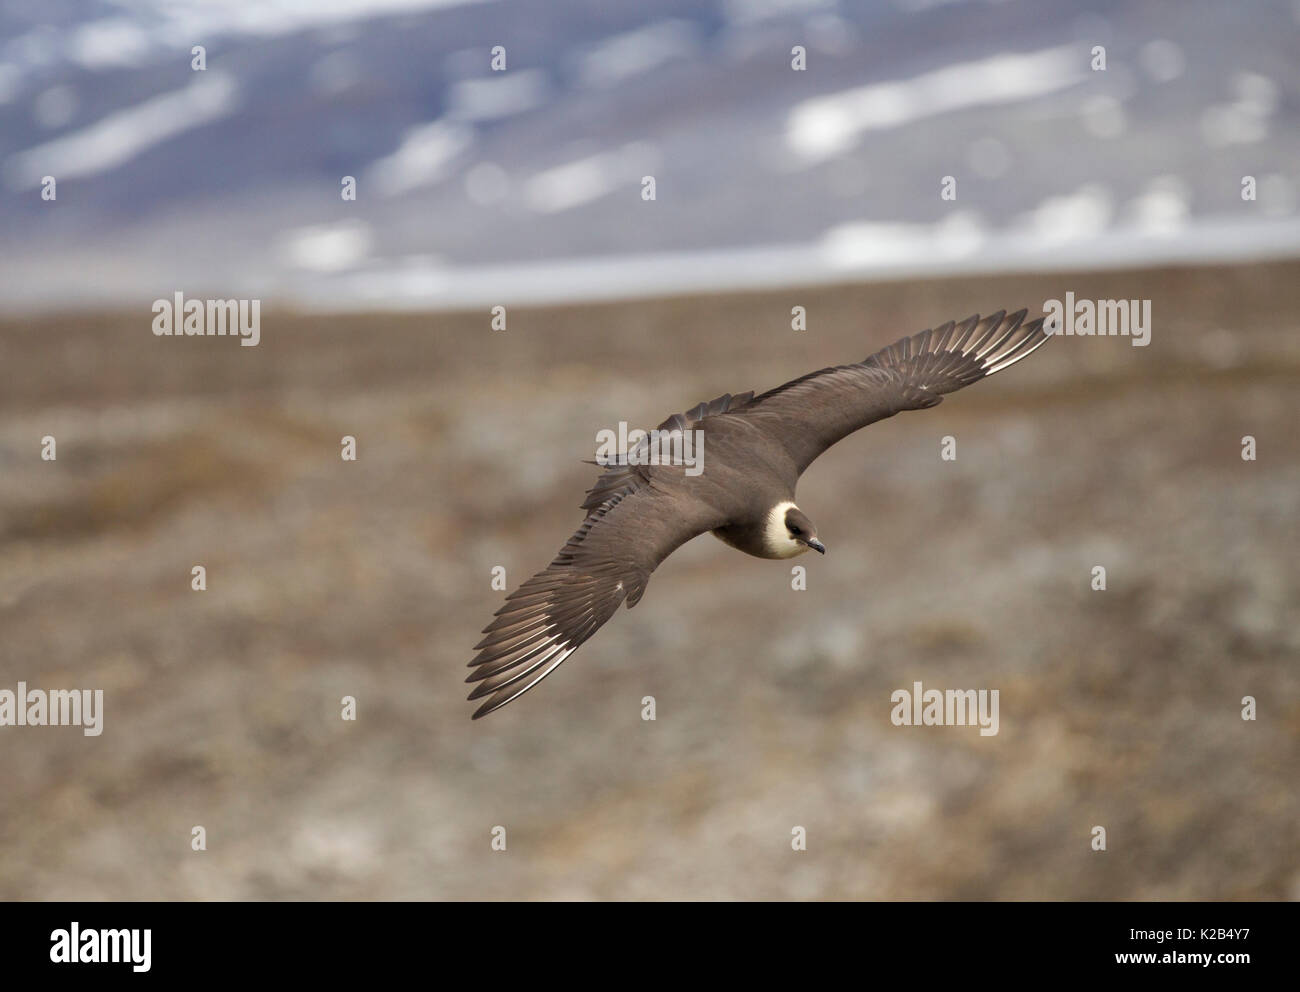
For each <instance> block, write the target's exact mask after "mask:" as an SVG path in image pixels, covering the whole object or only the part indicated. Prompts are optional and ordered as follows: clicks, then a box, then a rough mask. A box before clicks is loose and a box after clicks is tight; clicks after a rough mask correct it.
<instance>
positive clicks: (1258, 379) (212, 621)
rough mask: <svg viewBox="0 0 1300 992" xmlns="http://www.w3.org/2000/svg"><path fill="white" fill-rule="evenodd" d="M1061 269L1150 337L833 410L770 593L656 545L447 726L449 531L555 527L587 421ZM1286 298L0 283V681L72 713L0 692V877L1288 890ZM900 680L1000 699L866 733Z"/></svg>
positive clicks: (195, 888)
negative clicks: (560, 634) (50, 717)
mask: <svg viewBox="0 0 1300 992" xmlns="http://www.w3.org/2000/svg"><path fill="white" fill-rule="evenodd" d="M1067 290H1070V291H1073V292H1074V293H1075V294H1076V296H1078V297H1094V298H1095V297H1104V298H1110V297H1122V298H1146V299H1150V300H1152V311H1153V319H1154V329H1153V335H1152V343H1151V344H1150V346H1149V347H1146V348H1137V347H1133V346H1132V345H1131V343H1130V341H1129V340H1127V339H1123V338H1107V339H1088V338H1062V339H1059V340H1056V341H1053V342H1051V343H1050V344H1049V345H1048V347H1046V348H1044V349H1043V350H1042V351H1041V352H1039V353H1038V354H1037V355H1035V356H1034V357H1033V358H1032V359H1031V360H1030V361H1028V362H1026V363H1024V364H1023V365H1021V366H1019V367H1017V368H1015V369H1014V370H1012V371H1009V372H1007V373H1005V374H1003V375H999V376H998V377H996V378H995V379H994V380H991V381H989V382H986V383H981V384H979V385H977V386H975V387H973V388H972V389H970V390H967V391H964V392H962V393H960V394H958V395H955V396H952V397H949V399H948V400H947V401H946V402H945V403H944V404H943V405H942V406H941V407H939V408H937V409H934V410H930V411H925V412H920V413H912V414H906V415H903V416H900V417H898V418H895V419H893V420H890V421H887V422H885V423H883V424H879V425H877V426H874V427H872V428H871V429H869V430H868V431H865V432H863V433H862V434H859V435H856V436H854V437H853V438H851V439H850V440H848V441H846V442H845V443H843V444H841V445H840V446H838V447H836V448H834V449H833V450H832V451H830V452H829V453H827V455H825V456H824V457H823V458H822V459H821V460H820V461H819V462H818V463H817V464H816V465H814V466H813V468H812V469H811V470H810V471H809V472H808V474H807V475H806V476H805V477H804V480H803V483H802V485H801V488H800V493H799V496H800V505H801V506H802V507H803V508H804V509H805V510H806V511H807V512H808V513H809V514H810V516H811V517H812V518H813V519H814V520H815V521H816V522H817V524H818V527H819V530H820V533H821V536H822V538H823V539H824V540H825V541H826V543H827V544H828V545H829V548H830V553H829V554H828V555H827V556H826V557H825V558H816V559H815V560H809V558H808V557H805V558H802V559H799V561H798V563H799V564H803V565H806V566H807V569H808V588H807V590H806V591H802V592H796V591H792V590H791V587H790V578H791V577H790V565H789V564H788V563H786V564H783V563H776V562H763V561H758V560H754V559H749V558H745V557H743V556H741V555H739V554H737V553H735V552H733V551H731V550H730V549H727V548H725V547H724V546H723V545H721V544H719V543H718V542H716V541H714V540H713V539H711V538H708V537H706V538H702V539H700V540H698V541H695V542H693V543H692V544H690V545H688V546H686V547H685V548H683V549H682V550H681V551H680V552H679V553H678V554H676V555H674V556H673V557H672V558H671V559H670V560H669V561H668V562H666V563H665V564H664V566H663V567H662V568H661V569H660V570H659V571H658V572H657V573H656V574H655V576H654V578H653V579H652V581H651V583H650V586H649V590H648V592H647V594H646V596H645V599H644V600H643V601H642V602H641V604H640V605H638V607H637V608H636V609H635V610H633V611H631V612H627V611H623V612H621V613H620V615H619V616H618V617H616V618H615V620H614V621H612V622H611V623H610V624H609V625H608V626H607V627H606V628H605V629H604V630H602V631H601V632H600V633H599V635H598V636H597V637H595V638H594V639H593V640H592V641H591V642H590V643H588V644H587V645H586V646H584V647H583V648H582V649H581V651H579V652H578V653H577V654H576V655H575V656H574V657H573V658H572V659H570V660H569V661H568V662H566V663H565V665H563V666H562V667H561V668H560V669H559V671H557V673H556V674H555V675H553V676H552V677H551V678H550V679H548V680H547V681H546V682H545V683H544V684H543V685H541V686H540V687H539V688H538V689H536V690H534V691H533V692H532V693H530V694H529V695H528V696H526V697H524V698H523V699H521V700H519V701H517V702H516V703H513V704H511V705H510V706H509V707H507V708H506V709H505V710H503V711H501V712H500V713H497V714H495V715H493V716H492V717H490V718H488V719H486V720H483V721H478V722H474V723H471V722H470V719H469V716H470V713H471V712H472V709H473V706H472V705H471V704H469V703H467V702H466V701H465V699H464V696H465V690H466V687H465V686H464V684H463V683H462V679H463V677H464V675H465V673H466V669H465V663H466V662H467V661H468V660H469V658H470V657H471V652H470V647H471V646H472V645H473V643H474V642H475V641H476V640H477V636H478V631H479V629H480V628H481V627H482V626H483V625H484V624H485V623H486V622H487V620H488V619H489V618H490V616H491V614H492V611H493V610H494V609H495V608H496V606H497V605H498V604H499V602H500V600H501V596H502V594H501V593H500V592H497V591H494V590H493V589H492V588H491V570H492V568H493V566H496V565H501V566H504V567H505V569H506V570H507V574H508V577H509V581H510V584H511V586H512V587H513V586H514V585H515V584H517V583H518V582H520V581H522V580H523V579H524V578H526V577H527V576H528V575H529V574H531V573H532V571H534V570H536V569H538V568H540V567H541V566H543V565H544V564H545V563H546V562H548V561H549V560H550V558H551V557H552V555H553V554H554V553H555V551H556V549H558V547H559V546H560V545H561V544H562V543H563V541H564V539H565V538H566V537H567V536H568V534H569V533H571V532H572V530H573V529H574V528H575V527H576V525H577V524H578V522H579V521H580V519H581V513H580V511H579V510H578V509H577V507H578V504H579V503H580V502H581V499H582V493H583V491H584V490H585V489H586V488H587V487H588V486H589V485H590V483H591V481H592V479H593V478H594V474H593V469H592V468H591V467H590V466H586V465H583V464H582V463H581V459H583V458H589V457H591V454H592V450H593V447H594V440H595V434H596V431H597V430H599V429H601V428H604V427H611V426H615V425H616V424H617V422H618V421H619V420H627V421H629V422H631V423H633V424H643V425H645V426H652V425H653V424H655V423H658V422H659V421H660V420H661V419H662V418H663V417H664V416H666V415H668V414H669V413H672V412H675V411H678V410H683V409H686V408H687V407H689V406H691V405H693V404H694V403H696V402H698V401H700V400H704V399H708V398H711V397H713V396H715V395H717V394H719V393H721V392H724V391H733V392H736V391H742V390H745V389H751V388H768V387H770V386H772V385H775V384H778V383H780V382H782V381H784V380H785V379H788V378H792V377H794V376H796V375H798V374H802V373H804V372H806V371H809V370H811V369H814V368H819V367H821V366H824V365H827V364H834V363H838V362H844V361H852V360H857V359H860V358H862V357H863V356H865V355H866V354H867V353H869V352H870V351H873V350H875V349H876V348H878V347H880V346H882V345H884V344H886V343H889V342H890V341H892V340H894V339H895V338H897V337H899V336H901V335H902V334H904V333H909V332H912V331H915V330H919V329H921V328H923V327H926V326H930V325H931V324H934V323H938V322H940V321H942V320H945V319H947V318H949V317H961V316H964V315H966V314H968V313H970V312H972V311H975V310H981V311H988V310H992V309H996V308H999V307H1004V306H1005V307H1017V306H1020V305H1028V306H1031V307H1035V308H1037V307H1041V304H1042V301H1043V300H1046V299H1049V298H1053V297H1057V298H1059V297H1063V296H1064V293H1065V292H1066V291H1067ZM795 305H801V306H806V307H807V308H808V314H809V327H808V330H807V331H806V332H802V333H796V332H792V331H791V330H790V327H789V320H790V317H789V314H790V309H791V307H792V306H795ZM1297 313H1300V264H1291V263H1288V264H1271V265H1259V266H1250V267H1243V268H1219V269H1213V268H1212V269H1197V270H1169V271H1147V272H1123V273H1097V274H1091V275H1087V274H1085V275H1079V274H1073V275H1069V276H1061V277H1033V278H1015V277H998V278H984V279H978V278H969V279H958V280H945V281H943V282H924V281H914V282H907V283H893V284H881V285H871V286H844V287H832V288H824V289H817V290H798V291H784V290H774V291H772V292H770V293H766V294H759V295H747V296H741V297H737V296H725V297H701V298H689V299H676V300H667V301H657V302H639V301H638V302H625V303H619V304H610V305H601V306H591V307H583V308H567V309H566V308H554V309H534V310H523V309H520V310H511V311H510V313H509V326H508V330H507V331H505V332H504V333H502V332H493V331H491V330H490V329H489V318H488V316H487V315H486V314H485V313H471V314H440V315H411V316H372V317H342V316H332V317H316V316H306V315H301V314H292V313H286V312H278V311H274V310H271V311H266V312H264V314H263V326H262V343H261V345H260V346H259V347H257V348H241V347H238V346H237V345H236V343H235V342H234V341H230V340H226V339H205V340H191V339H181V340H163V339H157V338H155V337H153V335H152V334H151V333H150V331H149V321H150V315H149V314H148V313H147V311H144V310H142V312H141V313H118V314H113V315H108V316H105V315H93V316H73V315H66V316H62V317H57V318H54V317H51V318H39V319H32V320H17V319H10V320H9V321H7V322H5V323H3V324H0V367H3V369H4V373H5V374H4V382H5V385H4V388H3V390H0V630H2V631H3V639H2V640H0V688H14V687H15V686H16V683H17V682H18V681H19V680H25V681H26V682H27V683H28V684H29V685H31V686H37V687H45V688H72V687H87V688H102V689H103V690H104V694H105V715H104V732H103V734H102V735H101V736H99V737H86V736H84V735H83V734H82V733H81V732H80V731H79V730H77V729H75V728H32V727H25V728H15V727H5V728H0V743H2V744H3V748H4V752H3V753H4V761H3V762H2V763H0V898H7V899H157V898H161V899H240V898H252V899H323V898H341V899H428V898H434V899H442V898H457V899H475V898H484V899H501V898H523V899H542V898H550V899H590V898H600V899H673V898H687V899H750V898H762V899H825V898H831V899H845V898H851V899H863V898H865V899H1013V898H1019V899H1166V898H1168V899H1247V898H1264V899H1295V898H1300V827H1298V826H1297V825H1298V824H1300V798H1298V797H1297V789H1296V782H1297V781H1298V780H1300V670H1298V668H1297V663H1296V660H1297V654H1298V652H1300V562H1297V555H1296V529H1295V528H1296V517H1297V509H1298V508H1300V467H1298V466H1300V462H1298V461H1297V456H1298V455H1300V437H1298V436H1297V431H1296V411H1297V397H1298V396H1300V390H1298V389H1297V386H1300V317H1297ZM345 434H351V435H354V436H355V437H356V438H357V440H358V451H359V457H358V459H357V461H356V462H345V461H343V460H342V459H341V458H340V456H339V451H340V438H341V437H342V436H343V435H345ZM1247 434H1250V435H1253V436H1254V437H1255V438H1256V439H1257V444H1258V458H1257V460H1255V461H1243V459H1242V457H1241V454H1240V452H1241V439H1242V437H1243V435H1247ZM45 435H54V436H55V437H56V438H57V444H58V449H57V451H58V458H57V461H55V462H43V461H42V460H41V459H40V439H41V438H42V437H43V436H45ZM945 435H952V436H953V437H955V438H956V439H957V444H958V457H957V460H956V461H955V462H948V461H943V460H941V459H940V457H939V446H940V439H941V438H943V437H944V436H945ZM810 557H811V556H810ZM195 564H202V565H204V566H205V567H206V569H207V574H208V589H207V591H206V592H194V591H192V590H191V588H190V570H191V567H192V566H193V565H195ZM1096 565H1103V566H1105V568H1106V569H1107V589H1106V590H1105V591H1104V592H1099V591H1094V590H1093V589H1092V588H1091V585H1090V579H1091V570H1092V569H1093V567H1094V566H1096ZM915 681H920V682H922V683H923V684H924V685H925V686H926V687H937V688H997V689H999V690H1000V732H999V733H998V734H997V735H996V736H991V737H981V736H980V735H979V734H978V733H977V732H976V731H975V730H974V729H972V728H970V727H931V728H916V727H896V726H894V725H893V724H892V723H891V722H890V718H889V717H890V710H891V703H890V694H891V692H892V691H893V690H894V689H897V688H903V687H910V686H911V685H912V683H913V682H915ZM345 695H351V696H354V697H355V698H356V700H357V707H358V719H357V720H356V721H355V722H345V721H343V720H342V719H340V699H341V698H342V697H343V696H345ZM647 695H651V696H654V697H655V699H656V706H657V719H656V720H655V721H654V722H647V721H643V720H642V719H641V711H642V702H641V701H642V698H643V697H644V696H647ZM1244 696H1253V697H1255V699H1256V700H1257V705H1258V719H1257V720H1256V721H1253V722H1247V721H1243V720H1242V719H1241V708H1242V702H1241V701H1242V697H1244ZM195 825H202V826H203V827H204V828H205V829H206V833H207V850H206V851H204V852H194V851H192V850H191V845H190V839H191V830H192V828H193V827H194V826H195ZM498 825H501V826H504V827H505V828H506V835H507V850H506V851H504V852H494V851H493V850H492V848H491V844H490V841H491V831H492V828H493V827H495V826H498ZM1097 825H1100V826H1104V827H1105V828H1106V831H1107V850H1106V851H1105V852H1094V851H1093V850H1092V849H1091V847H1090V841H1091V837H1092V830H1093V828H1094V826H1097ZM795 826H802V827H804V828H805V829H806V832H807V850H806V851H803V852H795V851H792V850H791V831H792V828H794V827H795Z"/></svg>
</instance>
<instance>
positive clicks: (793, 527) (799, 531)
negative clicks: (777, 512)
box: [790, 524, 803, 537]
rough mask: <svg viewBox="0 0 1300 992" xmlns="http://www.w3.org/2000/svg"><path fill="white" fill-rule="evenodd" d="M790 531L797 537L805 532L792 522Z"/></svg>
mask: <svg viewBox="0 0 1300 992" xmlns="http://www.w3.org/2000/svg"><path fill="white" fill-rule="evenodd" d="M790 533H791V534H793V535H794V536H795V537H798V536H799V535H800V534H802V533H803V531H801V530H800V529H799V528H798V527H796V526H795V525H794V524H791V525H790Z"/></svg>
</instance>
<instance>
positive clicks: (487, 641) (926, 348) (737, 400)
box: [466, 310, 1048, 719]
mask: <svg viewBox="0 0 1300 992" xmlns="http://www.w3.org/2000/svg"><path fill="white" fill-rule="evenodd" d="M1026 313H1027V311H1024V310H1021V311H1019V312H1018V313H1014V314H1012V315H1011V316H1009V317H1008V316H1006V314H1005V312H1004V311H999V312H997V313H995V314H993V315H992V316H990V317H988V318H986V319H984V320H982V321H981V320H980V318H979V317H978V316H973V317H970V318H968V319H967V320H965V321H962V322H961V323H960V324H955V323H953V322H951V321H950V322H949V323H947V324H944V325H943V326H941V327H937V328H934V329H933V330H928V331H922V332H921V333H920V334H914V335H912V336H911V337H907V338H903V339H902V340H900V341H898V342H897V343H896V344H893V345H890V346H889V347H888V348H884V349H882V350H881V351H878V352H876V353H875V354H874V355H871V356H869V357H868V358H866V359H865V360H864V361H862V362H859V363H857V364H854V365H838V366H834V367H832V368H825V369H822V370H820V371H818V372H812V373H810V374H808V375H805V376H801V377H800V378H798V379H794V380H792V381H791V382H787V383H786V384H785V385H783V386H778V387H777V388H776V389H772V390H769V391H768V392H766V393H763V394H762V395H760V396H754V395H753V393H743V394H741V395H739V396H732V395H730V394H727V395H724V396H720V397H718V398H717V399H715V400H712V401H711V402H709V403H701V404H699V405H698V406H696V407H694V408H693V409H691V410H689V411H688V412H686V413H679V414H674V415H673V416H672V417H669V418H668V419H667V420H665V421H664V422H663V424H661V425H660V426H659V428H658V429H659V430H661V431H668V430H674V429H677V430H683V431H691V430H698V431H703V434H704V440H705V447H704V453H703V458H702V468H703V471H701V472H700V473H699V474H698V475H694V476H692V475H688V474H687V472H686V471H685V469H684V467H683V466H682V465H614V466H611V467H608V468H606V469H605V471H604V472H602V473H601V475H600V477H599V478H598V479H597V480H596V484H595V485H594V486H593V487H592V488H591V489H590V490H589V491H588V494H587V499H586V500H585V501H584V502H583V504H582V508H583V509H584V510H586V511H587V516H586V519H584V520H583V522H582V526H580V527H579V528H578V530H577V532H576V533H575V534H574V535H573V536H572V537H571V538H569V541H568V543H567V544H565V546H564V547H563V548H562V549H561V550H560V553H559V554H558V555H557V556H556V558H555V560H554V561H552V562H551V564H550V565H549V566H547V568H546V569H545V570H544V571H542V572H539V573H537V574H536V575H534V576H533V577H532V578H531V579H529V580H528V581H527V582H525V583H524V584H523V585H522V586H520V587H519V588H518V589H516V590H515V591H514V592H512V593H511V594H510V595H509V596H507V597H506V602H505V604H504V605H503V606H502V607H501V608H500V609H499V610H497V612H496V619H495V620H493V621H492V623H490V624H489V625H488V626H487V627H486V628H485V629H484V631H483V633H484V635H485V636H484V638H483V639H482V640H481V641H479V643H478V644H477V645H476V646H475V650H477V651H478V655H477V656H476V657H475V658H474V660H473V661H471V662H470V666H471V667H472V668H473V669H474V671H473V672H471V673H470V675H469V678H468V679H467V680H466V681H468V682H474V683H477V685H476V686H475V687H474V690H473V692H471V693H470V696H469V698H470V699H482V698H483V697H485V696H486V697H488V698H487V699H486V701H485V702H484V703H483V704H482V705H481V706H480V707H479V708H478V710H477V711H475V713H474V718H475V719H478V718H479V717H481V716H484V715H486V714H488V713H491V712H492V711H493V710H496V709H499V708H501V707H502V706H504V705H505V704H506V703H508V702H510V701H511V700H512V699H515V698H516V697H518V696H520V695H522V694H523V693H524V692H527V691H528V690H529V689H531V688H532V687H533V686H535V685H536V684H537V683H538V682H540V681H541V680H542V679H544V678H545V677H546V676H547V675H549V674H550V673H551V672H553V671H554V670H555V669H556V668H557V667H558V666H559V665H560V663H561V662H563V661H564V659H565V658H567V657H568V656H569V655H571V654H572V653H573V652H574V651H575V650H577V648H578V646H579V645H581V644H582V643H583V642H584V641H586V640H587V638H589V637H590V636H591V635H592V634H593V633H595V632H596V630H597V629H599V628H600V626H601V625H602V624H604V623H605V622H606V621H607V620H609V618H610V617H612V616H613V615H614V613H615V611H617V609H618V606H619V604H620V603H623V602H626V603H627V605H628V608H629V609H630V608H631V607H633V606H635V605H636V603H637V601H638V600H640V598H641V596H642V595H643V594H644V592H645V589H646V584H647V583H648V582H649V580H650V573H651V572H653V571H654V570H655V568H656V567H657V566H658V565H659V563H660V562H661V561H663V560H664V559H665V558H667V557H668V556H669V555H670V554H672V552H673V551H675V550H676V549H677V548H679V547H680V546H681V545H683V544H685V543H686V542H687V541H689V540H691V539H692V538H694V537H697V536H699V535H700V534H703V533H706V532H710V531H711V532H713V534H714V535H715V536H717V537H718V538H719V539H720V540H722V541H724V542H725V543H727V544H730V545H731V546H733V547H735V548H737V549H739V550H741V551H744V552H746V553H747V554H751V555H755V556H756V557H760V558H787V557H792V556H793V555H795V554H799V553H801V552H803V551H807V550H809V549H810V548H812V549H815V550H818V551H822V552H824V551H825V547H824V546H823V545H822V544H821V541H820V540H819V539H818V537H817V532H816V528H815V527H814V526H813V524H812V521H811V520H809V519H808V518H807V516H806V515H805V514H804V513H803V512H802V511H801V510H799V508H798V507H797V506H795V504H794V491H795V486H796V484H797V483H798V481H799V476H800V475H801V474H802V473H803V471H804V470H805V469H806V468H807V467H808V466H809V465H810V464H812V462H813V460H814V459H816V458H817V457H818V456H819V455H820V454H821V453H822V452H823V451H825V450H826V449H827V448H829V447H830V446H831V445H833V444H834V443H835V442H836V441H839V440H841V439H843V438H845V437H847V436H848V435H849V434H852V433H853V432H854V431H857V430H860V429H861V428H863V427H866V426H867V425H868V424H872V423H875V422H876V421H878V420H884V419H885V418H887V417H892V416H893V415H894V414H896V413H899V412H901V411H903V410H921V409H925V408H926V407H931V406H935V405H936V404H938V403H940V402H941V401H942V399H943V396H944V394H946V393H951V392H954V391H955V390H958V389H961V388H962V387H963V386H968V385H970V384H971V383H973V382H977V381H978V380H980V379H983V378H985V377H987V376H990V375H992V374H993V373H995V372H998V371H1000V370H1001V369H1004V368H1006V367H1007V366H1009V365H1012V364H1014V363H1016V362H1018V361H1020V360H1021V359H1022V358H1024V357H1026V356H1027V355H1029V354H1031V353H1032V352H1033V351H1034V350H1035V349H1037V348H1039V347H1040V346H1041V345H1042V344H1043V343H1044V342H1046V340H1047V338H1048V334H1047V332H1046V331H1044V330H1043V319H1042V318H1039V319H1038V320H1034V321H1031V322H1029V323H1025V322H1024V320H1025V316H1026Z"/></svg>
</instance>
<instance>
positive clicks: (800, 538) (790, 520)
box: [764, 502, 826, 558]
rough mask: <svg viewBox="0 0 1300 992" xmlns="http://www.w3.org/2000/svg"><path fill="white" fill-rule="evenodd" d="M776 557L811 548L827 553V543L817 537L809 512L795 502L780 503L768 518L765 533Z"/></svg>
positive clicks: (798, 552) (796, 553)
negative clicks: (806, 512)
mask: <svg viewBox="0 0 1300 992" xmlns="http://www.w3.org/2000/svg"><path fill="white" fill-rule="evenodd" d="M764 537H765V538H766V543H767V546H768V551H769V552H771V554H772V557H774V558H793V557H794V556H795V555H801V554H803V553H804V552H805V551H807V550H808V549H809V548H812V550H814V551H817V552H820V553H821V554H825V553H826V545H824V544H822V542H821V541H819V540H818V539H817V528H816V526H814V524H813V522H812V521H811V520H809V519H808V516H807V514H805V513H804V512H803V510H801V509H799V507H797V506H795V505H794V504H793V503H789V502H785V503H779V504H777V505H776V506H775V507H773V509H772V512H771V513H770V514H769V515H768V518H767V532H766V534H765V535H764Z"/></svg>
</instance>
